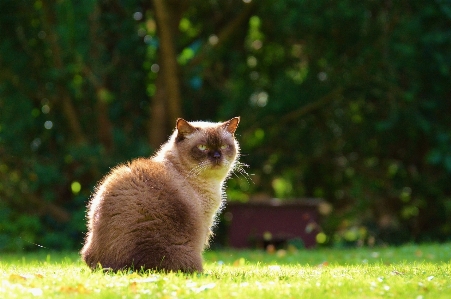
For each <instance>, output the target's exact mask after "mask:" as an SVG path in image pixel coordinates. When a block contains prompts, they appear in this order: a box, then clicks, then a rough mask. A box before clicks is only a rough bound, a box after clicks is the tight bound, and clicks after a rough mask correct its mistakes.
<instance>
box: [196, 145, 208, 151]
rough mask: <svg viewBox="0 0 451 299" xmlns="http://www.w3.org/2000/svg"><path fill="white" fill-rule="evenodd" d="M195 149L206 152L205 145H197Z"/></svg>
mask: <svg viewBox="0 0 451 299" xmlns="http://www.w3.org/2000/svg"><path fill="white" fill-rule="evenodd" d="M197 148H198V149H200V150H201V151H205V150H207V146H206V145H205V144H199V145H198V146H197Z"/></svg>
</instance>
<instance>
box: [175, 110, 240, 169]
mask: <svg viewBox="0 0 451 299" xmlns="http://www.w3.org/2000/svg"><path fill="white" fill-rule="evenodd" d="M238 122H239V118H238V117H236V118H233V119H231V120H229V121H227V122H224V123H206V122H187V121H185V120H183V119H179V120H177V135H176V138H175V143H176V146H177V147H178V149H179V150H178V152H179V154H180V157H181V158H182V160H183V162H184V165H185V167H186V168H187V170H188V171H189V172H192V173H195V174H196V175H200V174H201V173H209V174H208V175H218V176H219V177H225V176H226V175H227V174H228V172H229V170H230V169H231V168H232V167H233V165H234V163H235V160H236V157H237V155H238V150H239V148H238V143H237V142H236V140H235V138H234V136H233V134H234V132H235V130H236V128H237V126H238ZM212 171H213V172H212ZM214 173H215V174H214Z"/></svg>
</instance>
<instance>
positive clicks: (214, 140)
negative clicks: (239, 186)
mask: <svg viewBox="0 0 451 299" xmlns="http://www.w3.org/2000/svg"><path fill="white" fill-rule="evenodd" d="M226 135H227V133H225V132H221V130H215V129H210V130H207V131H206V132H205V133H204V136H203V138H199V139H198V140H197V142H196V143H195V144H193V146H192V147H191V152H190V154H191V156H192V158H193V160H195V161H197V162H198V163H202V162H204V161H206V160H208V161H210V163H211V165H213V166H221V165H222V164H223V163H224V162H227V161H229V160H231V159H234V157H235V155H236V149H235V144H234V142H233V139H231V138H227V136H226Z"/></svg>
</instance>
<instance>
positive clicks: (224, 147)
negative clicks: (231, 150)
mask: <svg viewBox="0 0 451 299" xmlns="http://www.w3.org/2000/svg"><path fill="white" fill-rule="evenodd" d="M228 147H229V146H228V145H227V144H223V145H221V149H222V150H225V149H227V148H228Z"/></svg>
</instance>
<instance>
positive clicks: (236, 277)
mask: <svg viewBox="0 0 451 299" xmlns="http://www.w3.org/2000/svg"><path fill="white" fill-rule="evenodd" d="M450 294H451V244H444V245H422V246H418V245H409V246H403V247H398V248H392V247H388V248H372V249H340V250H332V249H318V250H310V251H307V250H292V251H276V252H274V253H266V252H263V251H234V250H227V251H208V252H206V254H205V273H203V274H194V275H185V274H182V273H169V274H163V273H155V272H146V273H132V272H122V273H116V274H113V273H103V272H101V271H95V272H91V271H90V270H89V269H88V268H87V267H86V266H85V265H84V264H83V263H82V262H81V261H80V259H79V257H78V255H77V254H76V253H49V252H46V251H40V252H37V253H33V254H31V253H30V254H2V255H1V256H0V298H4V299H7V298H35V297H41V298H66V297H70V298H234V297H236V298H414V299H420V298H424V299H426V298H449V296H450Z"/></svg>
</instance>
